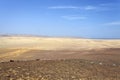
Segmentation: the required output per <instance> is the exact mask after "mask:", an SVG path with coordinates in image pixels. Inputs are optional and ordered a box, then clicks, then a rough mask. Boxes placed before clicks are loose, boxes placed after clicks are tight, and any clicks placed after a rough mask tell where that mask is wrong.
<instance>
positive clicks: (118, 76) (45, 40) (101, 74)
mask: <svg viewBox="0 0 120 80" xmlns="http://www.w3.org/2000/svg"><path fill="white" fill-rule="evenodd" d="M0 80H120V39H106V40H104V39H84V38H56V37H34V36H27V37H26V36H0Z"/></svg>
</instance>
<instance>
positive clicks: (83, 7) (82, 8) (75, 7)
mask: <svg viewBox="0 0 120 80" xmlns="http://www.w3.org/2000/svg"><path fill="white" fill-rule="evenodd" d="M48 9H81V10H95V9H97V7H95V6H82V7H80V6H52V7H48Z"/></svg>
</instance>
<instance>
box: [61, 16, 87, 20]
mask: <svg viewBox="0 0 120 80" xmlns="http://www.w3.org/2000/svg"><path fill="white" fill-rule="evenodd" d="M61 17H62V18H64V19H67V20H84V19H87V17H84V16H61Z"/></svg>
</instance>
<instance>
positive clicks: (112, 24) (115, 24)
mask: <svg viewBox="0 0 120 80" xmlns="http://www.w3.org/2000/svg"><path fill="white" fill-rule="evenodd" d="M103 25H105V26H120V21H114V22H109V23H105V24H103Z"/></svg>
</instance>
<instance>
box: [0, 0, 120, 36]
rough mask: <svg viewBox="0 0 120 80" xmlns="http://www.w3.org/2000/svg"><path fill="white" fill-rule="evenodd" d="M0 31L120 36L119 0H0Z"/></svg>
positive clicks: (50, 34)
mask: <svg viewBox="0 0 120 80" xmlns="http://www.w3.org/2000/svg"><path fill="white" fill-rule="evenodd" d="M0 34H30V35H42V36H63V37H85V38H120V0H0Z"/></svg>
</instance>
